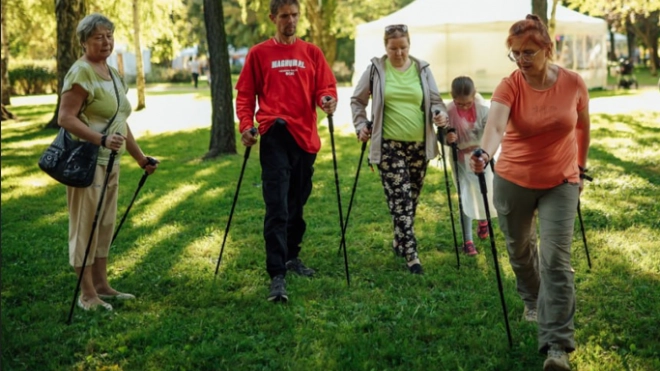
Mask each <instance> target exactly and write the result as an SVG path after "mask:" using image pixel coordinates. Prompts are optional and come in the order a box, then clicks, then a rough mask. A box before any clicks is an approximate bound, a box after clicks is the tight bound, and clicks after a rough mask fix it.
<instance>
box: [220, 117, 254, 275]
mask: <svg viewBox="0 0 660 371" xmlns="http://www.w3.org/2000/svg"><path fill="white" fill-rule="evenodd" d="M250 134H252V135H256V134H257V129H256V128H254V127H253V128H252V129H250ZM250 150H252V146H249V147H245V153H244V154H243V166H242V167H241V174H240V175H239V176H238V184H236V192H235V193H234V201H233V202H232V204H231V211H229V220H227V227H225V236H224V237H223V238H222V246H221V247H220V256H218V263H217V264H216V266H215V275H216V276H217V275H218V270H219V269H220V262H221V261H222V253H223V252H224V251H225V242H227V235H228V234H229V227H230V226H231V219H232V218H233V217H234V208H236V201H237V200H238V192H239V191H240V190H241V182H242V181H243V173H245V165H246V164H247V161H248V158H250Z"/></svg>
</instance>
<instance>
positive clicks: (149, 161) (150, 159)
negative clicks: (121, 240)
mask: <svg viewBox="0 0 660 371" xmlns="http://www.w3.org/2000/svg"><path fill="white" fill-rule="evenodd" d="M159 162H160V161H158V160H156V159H155V158H153V157H147V165H156V164H158V163H159ZM147 165H145V167H146V166H147ZM148 176H149V173H147V171H146V170H145V172H144V174H142V178H141V179H140V182H139V183H138V187H137V189H136V190H135V193H134V194H133V199H132V200H131V203H130V204H128V207H127V208H126V212H124V216H122V218H121V221H120V222H119V226H117V230H115V234H114V235H113V236H112V242H110V245H112V244H113V243H114V242H115V239H116V238H117V235H118V234H119V230H121V226H122V225H124V221H126V217H127V216H128V212H129V211H131V208H132V207H133V202H135V198H136V197H137V195H138V193H139V192H140V189H142V186H143V185H144V183H145V182H146V181H147V177H148Z"/></svg>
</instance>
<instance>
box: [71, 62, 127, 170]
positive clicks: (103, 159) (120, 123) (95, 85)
mask: <svg viewBox="0 0 660 371" xmlns="http://www.w3.org/2000/svg"><path fill="white" fill-rule="evenodd" d="M110 70H111V73H112V78H113V79H114V81H115V83H116V84H117V91H118V93H119V101H120V105H119V111H117V94H116V93H115V87H114V84H113V82H112V80H106V79H104V78H103V77H101V76H99V74H97V73H96V71H94V68H93V67H92V66H91V65H90V64H89V63H87V62H86V61H84V60H81V59H79V60H77V61H76V62H75V63H74V64H73V66H71V69H69V72H67V74H66V76H65V77H64V83H63V85H62V93H64V92H66V91H69V90H71V88H72V87H73V85H76V84H77V85H79V86H80V87H81V88H83V89H84V90H85V91H86V92H87V99H86V100H85V102H84V103H83V106H82V109H81V110H80V114H79V115H78V118H79V119H80V120H81V121H82V122H84V123H85V124H86V125H87V126H89V127H90V128H91V129H92V130H94V131H97V132H99V133H100V132H102V131H103V129H105V127H106V126H107V125H108V122H110V119H111V118H112V116H113V115H114V114H115V112H117V117H115V120H114V121H113V122H112V125H111V126H110V127H109V128H108V130H107V131H106V133H120V134H121V135H124V136H126V135H127V134H128V128H127V125H126V120H127V119H128V116H129V115H130V114H131V110H132V108H131V104H130V102H129V101H128V98H127V97H126V92H128V87H127V86H126V85H125V84H124V81H123V80H122V79H121V77H120V76H119V73H118V72H117V70H115V69H114V68H112V67H110ZM125 151H126V142H124V145H123V146H122V148H121V149H120V150H119V152H118V154H117V157H116V159H115V163H118V162H119V157H120V155H121V154H122V153H124V152H125ZM109 159H110V150H109V149H107V148H103V147H101V148H100V149H99V158H98V161H97V163H98V164H99V165H107V164H108V160H109Z"/></svg>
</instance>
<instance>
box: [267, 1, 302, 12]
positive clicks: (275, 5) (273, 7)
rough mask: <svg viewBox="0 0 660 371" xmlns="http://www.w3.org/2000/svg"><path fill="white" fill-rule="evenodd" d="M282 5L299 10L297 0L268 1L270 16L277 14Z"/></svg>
mask: <svg viewBox="0 0 660 371" xmlns="http://www.w3.org/2000/svg"><path fill="white" fill-rule="evenodd" d="M284 5H295V6H296V7H298V9H300V4H299V3H298V0H270V14H272V15H277V12H278V11H279V10H280V8H281V7H282V6H284Z"/></svg>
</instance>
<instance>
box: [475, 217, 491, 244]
mask: <svg viewBox="0 0 660 371" xmlns="http://www.w3.org/2000/svg"><path fill="white" fill-rule="evenodd" d="M477 236H479V238H481V239H482V240H485V239H486V238H488V236H489V233H488V222H487V221H485V220H484V221H481V220H480V221H479V226H478V227H477Z"/></svg>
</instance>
